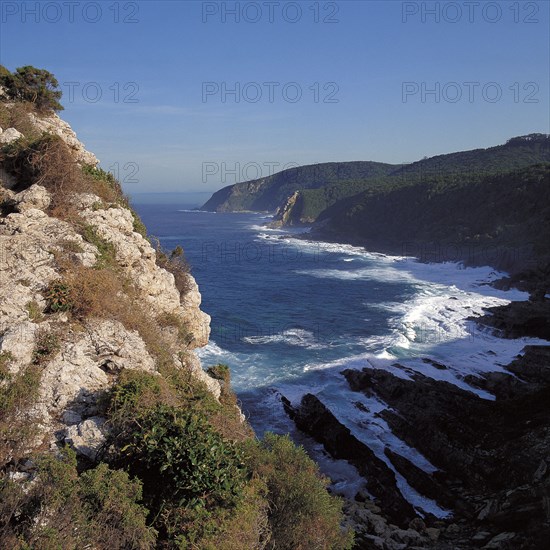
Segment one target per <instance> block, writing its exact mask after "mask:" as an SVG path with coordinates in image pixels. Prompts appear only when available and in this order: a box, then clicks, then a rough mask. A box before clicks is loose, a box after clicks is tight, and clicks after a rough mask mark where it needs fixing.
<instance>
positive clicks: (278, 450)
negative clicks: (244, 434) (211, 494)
mask: <svg viewBox="0 0 550 550" xmlns="http://www.w3.org/2000/svg"><path fill="white" fill-rule="evenodd" d="M246 449H247V454H248V460H247V463H248V465H249V467H250V468H251V469H252V471H253V472H254V473H255V474H256V475H258V476H259V477H260V478H261V479H263V480H264V481H265V483H266V484H267V488H268V496H267V498H268V500H269V505H270V511H269V524H270V527H271V533H272V539H271V540H270V542H269V544H268V548H272V549H275V548H276V549H281V550H309V549H311V548H316V549H320V550H321V549H323V550H337V549H345V548H351V547H352V545H353V533H351V532H343V531H342V529H341V526H340V523H341V521H342V504H341V502H340V500H339V499H338V498H336V497H333V496H331V495H330V494H329V493H328V492H327V490H326V487H327V485H328V479H327V478H324V477H322V476H321V475H320V473H319V468H318V466H317V465H316V464H315V462H313V460H311V459H310V458H309V457H308V456H307V454H306V452H305V450H304V449H303V447H296V446H295V445H294V444H293V443H292V441H291V440H290V438H289V437H288V436H284V437H282V436H276V435H273V434H266V436H265V438H264V440H263V442H262V443H261V444H257V443H255V442H249V443H248V444H247V445H246Z"/></svg>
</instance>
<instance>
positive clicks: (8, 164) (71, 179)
mask: <svg viewBox="0 0 550 550" xmlns="http://www.w3.org/2000/svg"><path fill="white" fill-rule="evenodd" d="M0 162H1V163H2V165H3V166H4V168H5V169H6V170H7V171H8V172H9V173H10V174H12V175H13V176H15V178H16V180H17V182H18V183H17V186H16V188H15V191H22V190H23V189H26V188H28V187H30V186H31V185H34V184H37V185H42V186H44V187H45V188H46V189H47V190H48V191H49V192H50V193H51V195H52V203H51V205H50V209H49V210H50V213H51V214H52V215H54V216H56V217H58V218H60V219H64V220H67V221H75V219H76V214H77V211H76V208H75V206H74V205H73V204H72V201H71V198H72V197H73V195H74V194H76V193H93V194H95V195H97V196H98V197H99V198H100V199H101V200H102V201H104V202H105V203H109V204H110V203H117V204H125V199H124V196H123V194H122V190H121V188H120V185H119V184H118V182H116V180H114V178H112V177H111V178H109V177H108V175H107V174H106V173H104V172H100V171H97V170H96V171H94V169H83V168H82V167H81V166H80V165H79V164H78V163H77V162H76V160H75V158H74V155H73V153H72V151H71V149H70V148H69V147H68V146H67V144H66V143H65V142H64V141H63V140H62V139H61V138H60V137H58V136H53V135H49V134H45V135H43V136H41V137H39V138H37V139H34V140H29V139H27V138H25V139H23V140H18V141H17V142H15V143H12V144H10V145H8V146H7V147H5V148H4V149H3V150H2V153H1V154H0ZM98 174H99V176H98Z"/></svg>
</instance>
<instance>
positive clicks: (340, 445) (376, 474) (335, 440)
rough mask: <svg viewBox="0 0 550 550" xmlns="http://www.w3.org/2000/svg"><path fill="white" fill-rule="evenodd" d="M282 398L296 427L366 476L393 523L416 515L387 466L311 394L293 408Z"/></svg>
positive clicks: (403, 522) (369, 485) (398, 522)
mask: <svg viewBox="0 0 550 550" xmlns="http://www.w3.org/2000/svg"><path fill="white" fill-rule="evenodd" d="M285 402H286V406H285V410H287V412H289V414H290V416H291V417H292V418H293V419H294V422H295V423H296V426H298V428H300V429H301V430H302V431H303V432H305V433H307V434H309V435H310V436H312V437H313V438H314V439H315V440H317V441H319V442H320V443H322V444H323V445H324V447H325V449H326V450H327V451H328V452H329V453H330V455H331V456H332V457H334V458H340V459H345V460H347V461H348V462H350V463H351V464H353V465H354V466H355V467H356V468H357V470H358V471H359V473H360V474H361V475H362V476H364V477H365V479H366V482H367V489H368V491H369V492H370V493H371V494H372V495H373V496H374V497H375V498H376V499H377V501H378V502H379V505H380V507H381V508H382V509H383V510H384V511H385V513H386V514H387V515H388V517H389V518H390V519H391V520H392V521H393V522H394V523H396V524H398V525H401V526H406V525H407V524H408V523H409V521H411V520H412V519H413V518H414V517H416V512H415V511H414V509H413V507H412V506H411V505H410V504H409V503H408V502H407V501H406V500H405V499H404V498H403V496H402V495H401V492H400V491H399V489H397V486H396V482H395V474H394V473H393V472H392V471H391V469H390V468H388V466H387V465H386V463H385V462H384V461H382V460H380V459H379V458H378V457H377V456H376V455H375V454H374V452H373V451H372V450H371V449H369V447H367V445H365V444H364V443H362V442H361V441H359V440H358V439H357V438H356V437H355V436H354V435H353V434H352V433H351V431H350V430H349V429H348V428H346V426H344V425H342V424H341V423H340V422H339V421H338V419H337V418H336V417H335V416H334V415H333V414H332V413H331V412H330V410H329V409H328V408H327V407H326V406H325V405H324V404H323V403H322V402H321V401H320V400H319V399H318V398H317V397H316V396H315V395H312V394H310V393H308V394H306V395H304V397H303V398H302V401H301V403H300V406H299V407H298V408H297V409H292V407H291V406H290V403H289V402H288V400H286V399H285Z"/></svg>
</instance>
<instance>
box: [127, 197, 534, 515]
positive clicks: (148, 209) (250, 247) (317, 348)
mask: <svg viewBox="0 0 550 550" xmlns="http://www.w3.org/2000/svg"><path fill="white" fill-rule="evenodd" d="M136 209H137V211H138V213H139V214H140V215H141V217H142V219H143V221H144V222H145V224H146V226H147V228H148V230H149V232H150V233H151V234H153V235H155V236H156V237H158V238H159V239H160V242H161V244H162V245H163V247H165V248H166V249H173V248H174V247H176V246H177V245H181V246H182V247H183V248H184V250H185V254H186V257H187V259H188V261H189V262H190V264H191V265H192V273H193V275H194V277H195V278H196V280H197V283H198V285H199V288H200V291H201V294H202V306H201V308H202V309H203V310H204V311H205V312H206V313H208V314H209V315H210V316H211V317H212V322H211V328H212V333H211V338H210V343H209V344H208V346H206V347H205V348H203V349H201V350H198V353H199V356H200V357H201V359H202V362H203V366H205V367H206V366H208V365H212V364H216V363H219V362H222V363H225V364H227V365H229V366H230V368H231V371H232V381H233V387H234V389H235V391H236V392H237V395H238V397H239V399H240V401H241V404H242V408H243V410H244V412H245V414H246V415H247V416H248V417H249V420H250V422H251V424H252V426H253V427H254V429H255V430H256V432H257V433H258V434H259V435H261V433H263V432H264V431H266V430H271V431H275V432H280V433H286V432H289V433H291V435H292V436H293V437H294V438H295V439H297V440H298V441H300V442H301V443H303V444H305V445H306V447H307V448H308V449H309V450H310V452H311V453H312V454H313V455H314V456H315V457H316V459H317V460H318V461H319V463H320V464H321V466H322V468H323V469H324V470H325V471H326V472H327V473H329V474H330V475H331V477H332V478H333V480H334V482H335V488H336V489H337V490H340V491H341V492H343V493H344V494H352V493H353V491H355V490H357V489H358V488H359V487H360V485H361V480H360V479H358V478H357V475H356V473H355V472H354V469H353V468H352V467H351V466H349V465H347V464H345V463H343V462H342V461H333V460H331V459H330V458H329V457H327V456H326V455H325V454H324V453H323V451H322V449H321V448H320V447H319V446H317V445H316V444H315V443H314V442H312V441H310V440H308V438H307V437H305V436H303V435H302V434H299V433H297V432H296V430H295V428H294V426H293V424H292V422H291V421H290V420H289V419H288V417H287V416H286V414H285V413H284V411H283V408H282V405H281V401H280V396H281V395H284V396H285V397H287V398H288V399H290V400H291V401H292V402H293V403H299V401H300V399H301V397H302V396H303V395H304V394H305V393H308V392H311V393H314V394H316V395H317V396H318V397H319V398H320V399H321V400H322V401H323V403H325V405H327V406H328V407H329V408H330V410H331V411H332V412H333V414H335V415H336V416H337V417H338V419H339V420H340V421H341V422H342V423H344V424H345V425H346V426H348V427H349V428H350V430H351V431H352V432H353V433H354V435H356V437H358V438H359V439H361V440H362V441H364V442H365V443H367V444H368V445H369V446H370V447H371V448H372V449H373V451H374V452H375V453H376V454H377V455H378V456H379V457H380V458H381V459H382V460H384V461H386V462H387V457H386V456H385V455H384V448H385V447H390V448H391V449H392V450H394V451H395V452H398V453H400V454H402V455H403V456H406V457H407V458H409V460H412V461H413V462H414V463H415V464H417V465H418V466H419V467H421V468H422V469H424V470H425V471H427V472H430V471H433V470H434V467H433V466H432V465H431V464H430V463H429V462H428V461H427V460H426V459H425V458H424V457H423V456H422V455H420V454H419V453H418V452H417V451H416V450H414V449H411V448H409V447H408V446H407V445H406V444H405V443H403V442H402V441H400V440H399V439H397V438H396V437H395V436H394V435H393V434H392V433H391V431H390V429H389V427H388V426H387V425H386V424H385V423H384V422H383V421H382V420H381V419H380V418H379V417H378V416H377V412H379V411H380V410H382V409H383V408H384V407H385V405H384V404H383V403H381V402H379V401H378V400H377V399H376V398H374V397H371V398H368V397H366V396H363V395H362V394H358V393H356V392H352V391H351V390H350V389H349V387H348V385H347V383H346V381H345V379H344V377H343V376H342V374H341V371H342V370H344V369H345V368H363V367H365V366H374V367H377V368H386V369H388V370H390V371H392V372H393V373H394V374H395V375H396V376H401V377H405V378H408V377H410V375H411V373H412V372H421V373H422V374H424V375H426V376H431V377H433V378H436V379H442V380H446V381H448V382H451V383H453V384H456V385H458V386H460V387H463V388H465V389H468V390H469V391H475V392H476V393H477V394H478V395H479V396H480V397H482V398H485V399H492V398H493V396H492V395H490V394H488V393H486V392H484V391H482V390H477V389H474V388H472V387H471V386H469V385H468V384H466V382H465V381H464V377H465V375H467V374H474V375H475V374H479V373H483V372H488V371H495V370H501V369H502V365H505V364H506V363H507V362H509V360H511V359H512V358H513V357H514V356H515V355H516V354H517V353H518V352H520V350H521V349H522V347H523V346H524V345H525V344H527V343H536V342H537V341H536V340H532V339H520V340H514V341H509V340H503V339H499V338H496V337H494V336H493V335H492V334H490V333H488V332H485V331H482V330H480V329H479V328H477V326H476V325H475V324H474V323H473V322H472V321H469V320H467V318H468V317H469V316H476V315H480V314H481V313H482V312H483V309H484V308H486V307H489V306H492V305H497V304H502V303H507V302H508V301H509V300H512V299H525V298H526V295H525V294H523V293H521V292H519V291H509V292H503V291H499V290H496V289H494V288H493V287H491V286H489V285H488V283H489V282H490V281H492V280H494V279H496V278H498V277H499V276H500V275H501V274H498V273H496V272H494V271H493V270H492V269H491V268H490V267H479V268H463V267H462V266H461V265H459V264H455V263H445V264H421V263H419V262H416V261H415V260H413V259H411V258H401V257H389V256H385V255H382V254H373V253H370V252H368V251H366V250H364V249H362V248H357V247H352V246H349V245H339V244H328V243H319V242H314V241H311V240H307V238H306V239H303V238H302V239H297V238H295V233H296V232H297V231H294V232H293V231H282V230H272V229H267V228H266V227H265V223H266V222H267V221H269V217H268V216H266V215H265V214H259V213H247V214H232V213H208V212H198V211H192V210H191V209H190V208H189V205H183V204H177V203H172V204H151V205H138V206H137V207H136ZM299 232H303V230H300V231H299ZM495 357H498V362H496V360H495ZM426 358H430V359H433V360H435V361H438V362H440V363H443V364H445V365H446V366H447V368H446V369H445V370H441V369H440V368H437V367H436V366H434V365H433V364H431V363H429V362H426V361H425V359H426ZM389 465H390V464H389ZM390 467H391V465H390ZM396 477H397V480H398V486H399V488H400V489H401V491H402V492H403V494H404V495H405V496H406V497H407V498H408V499H409V500H410V501H411V502H412V503H413V504H414V505H415V506H417V508H418V509H419V510H425V511H426V510H427V511H430V512H432V513H434V514H436V515H439V516H444V515H445V513H446V511H445V510H442V509H440V508H439V507H438V506H437V505H436V504H435V503H433V502H432V501H428V500H427V499H425V498H424V497H422V496H421V495H419V494H417V493H416V492H415V491H414V490H413V489H412V488H411V487H409V486H408V484H407V483H406V481H405V480H404V479H403V478H401V476H399V475H398V473H397V472H396Z"/></svg>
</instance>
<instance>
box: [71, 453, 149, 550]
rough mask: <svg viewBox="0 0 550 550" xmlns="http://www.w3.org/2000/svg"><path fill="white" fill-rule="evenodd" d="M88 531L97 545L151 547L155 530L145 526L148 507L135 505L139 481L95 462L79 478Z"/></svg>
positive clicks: (138, 491)
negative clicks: (91, 468)
mask: <svg viewBox="0 0 550 550" xmlns="http://www.w3.org/2000/svg"><path fill="white" fill-rule="evenodd" d="M78 489H79V497H80V499H81V501H82V507H83V512H84V515H85V517H86V520H87V521H86V523H87V527H88V529H87V530H88V531H90V532H91V533H94V534H93V540H95V541H96V544H97V545H98V546H99V547H101V548H135V549H147V548H152V547H153V546H154V542H155V538H156V532H155V531H154V530H153V529H152V528H150V527H147V523H146V520H147V515H148V510H147V509H146V508H144V507H143V506H141V505H140V504H138V502H139V501H140V500H141V482H140V481H139V480H136V479H134V480H131V479H130V478H129V476H128V474H127V473H126V472H124V471H122V470H110V469H109V467H108V466H107V465H106V464H99V466H97V467H96V468H94V469H93V470H88V471H87V472H84V473H83V474H82V475H81V476H80V479H79V486H78Z"/></svg>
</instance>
